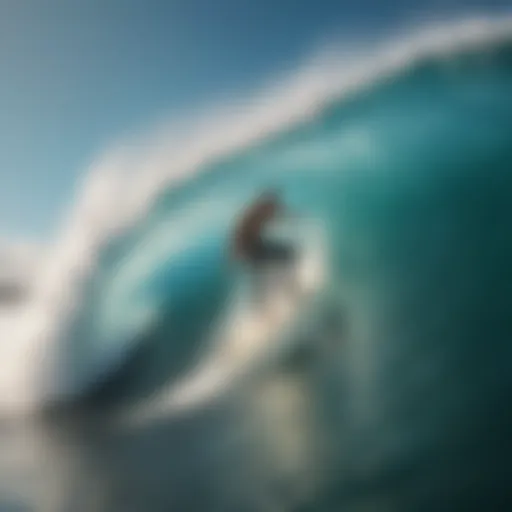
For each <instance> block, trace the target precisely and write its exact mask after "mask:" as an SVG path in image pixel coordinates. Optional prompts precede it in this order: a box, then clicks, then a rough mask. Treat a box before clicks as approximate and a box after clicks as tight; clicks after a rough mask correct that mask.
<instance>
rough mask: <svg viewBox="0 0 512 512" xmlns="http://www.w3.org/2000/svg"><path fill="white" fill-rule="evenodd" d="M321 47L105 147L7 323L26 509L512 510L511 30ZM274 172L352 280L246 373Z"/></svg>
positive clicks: (436, 29) (458, 28)
mask: <svg viewBox="0 0 512 512" xmlns="http://www.w3.org/2000/svg"><path fill="white" fill-rule="evenodd" d="M320 61H321V62H320V63H318V62H316V61H315V62H314V63H313V65H312V66H309V67H307V68H306V69H305V71H304V72H302V73H298V74H297V76H296V77H295V78H293V79H292V80H288V81H286V80H285V81H284V82H282V83H280V84H279V86H278V87H275V88H273V89H272V88H271V89H270V90H269V91H267V93H266V94H263V95H260V96H257V97H256V98H255V99H253V100H252V101H251V102H242V101H240V102H238V103H235V104H234V106H232V107H231V109H230V110H229V111H228V114H229V115H227V116H225V118H223V117H221V116H220V114H219V115H217V114H218V113H216V114H215V112H214V113H209V114H208V116H205V117H204V119H206V120H204V119H203V121H202V122H200V123H199V124H197V125H194V126H193V127H192V129H191V130H190V131H187V130H188V127H186V128H187V129H183V130H182V131H180V130H181V129H178V128H175V129H171V130H170V131H168V130H163V131H162V132H159V133H158V134H157V136H154V138H150V140H149V142H147V141H142V142H140V143H138V144H131V145H130V146H129V148H125V147H121V148H120V150H119V151H118V152H115V153H113V154H112V155H108V156H107V158H105V159H104V160H100V163H99V165H98V167H97V168H96V169H95V171H94V173H93V175H92V178H90V181H89V182H88V183H87V184H86V185H85V186H84V190H85V192H84V193H83V196H82V198H81V199H79V200H78V201H77V206H76V210H75V211H74V212H72V213H71V214H70V217H69V219H66V223H65V226H64V227H63V235H62V238H61V239H60V240H59V241H58V242H57V244H56V246H55V247H54V248H53V251H49V255H47V256H46V259H45V261H44V262H43V263H42V264H41V268H40V271H39V273H40V277H39V278H38V279H35V278H33V280H34V281H35V284H34V285H33V294H32V295H31V296H30V298H29V299H27V300H26V302H24V303H22V304H21V305H18V306H16V307H15V308H13V307H9V308H6V311H5V313H4V315H3V317H2V318H1V320H2V324H0V327H1V328H2V331H1V332H0V334H1V336H2V351H3V352H1V354H2V357H3V362H4V366H8V369H7V370H6V371H5V372H4V375H2V378H1V379H0V407H1V410H0V418H1V421H0V510H1V511H4V510H5V511H25V510H26V511H29V510H30V511H32V510H34V511H68V510H69V511H76V512H79V511H123V512H130V511H142V510H147V511H168V510H183V511H185V510H187V511H188V510H190V511H193V510H198V511H205V510H208V511H210V510H211V511H217V510H218V511H226V512H228V511H242V512H243V511H248V512H249V511H267V510H268V511H274V510H276V511H277V510H283V511H288V510H290V511H299V510H304V511H306V510H307V511H310V510H311V511H313V510H315V511H316V510H318V511H332V510H350V511H352V510H353V511H361V510H370V511H374V510H378V511H379V512H380V511H387V510H390V511H411V510H415V511H417V510H425V511H431V510H507V509H509V508H510V498H509V488H510V476H509V474H510V471H509V468H508V466H509V461H510V460H511V455H512V446H511V442H510V439H511V435H510V432H511V428H512V414H511V413H510V407H509V401H510V396H511V393H512V371H511V368H512V301H511V299H510V296H511V293H512V265H511V261H512V231H511V230H510V227H509V224H510V220H511V218H512V130H511V127H512V124H511V119H512V25H511V23H510V20H508V19H506V18H503V19H501V20H473V21H471V22H463V23H458V24H457V23H456V24H453V25H446V26H443V27H441V26H436V25H434V26H431V27H429V28H428V29H426V30H421V31H418V33H417V34H415V35H414V36H407V37H405V36H404V37H403V38H399V39H396V40H393V41H388V42H383V43H382V44H381V45H380V46H379V47H375V48H372V49H370V50H365V51H364V52H363V51H361V54H360V55H359V54H358V55H357V58H356V56H354V55H352V57H351V59H350V62H349V61H348V60H347V59H346V58H340V57H339V54H337V53H336V52H332V51H331V52H330V53H329V54H328V56H327V57H325V56H323V58H322V59H320ZM214 114H215V115H214ZM180 126H181V125H180ZM169 133H170V134H169ZM155 141H156V142H155ZM169 169H170V170H169ZM269 186H270V187H276V188H278V189H279V190H280V191H281V192H282V195H283V198H284V200H285V201H286V203H287V204H288V205H289V207H290V209H291V210H292V211H294V212H298V213H299V214H300V215H303V216H305V217H307V218H309V219H313V220H314V221H315V222H316V223H317V224H319V225H320V226H322V229H323V232H324V234H325V246H324V247H323V249H324V250H325V251H326V254H327V256H328V258H327V262H326V263H325V268H324V271H325V272H326V274H327V276H328V278H327V280H326V284H325V286H323V287H322V289H321V290H320V292H319V295H320V297H321V299H322V300H321V302H320V306H319V307H317V308H316V310H315V314H314V315H312V316H313V319H312V320H311V322H310V323H309V324H308V326H309V328H308V329H305V328H304V329H303V328H301V329H297V330H296V331H295V334H296V336H301V337H302V338H303V339H302V340H301V343H300V344H298V343H297V344H293V343H292V344H291V345H290V346H289V347H287V348H285V349H284V350H283V352H282V354H279V355H278V356H276V357H274V358H271V359H268V360H265V361H264V362H261V361H260V363H261V364H258V365H257V366H253V367H252V371H245V369H243V370H242V371H240V365H241V363H240V359H239V356H237V355H233V354H232V353H230V346H228V345H226V344H225V339H224V338H223V337H222V336H220V337H219V335H218V333H219V332H223V331H219V330H218V329H219V325H221V324H222V320H223V319H226V318H233V317H236V315H237V313H236V311H238V310H237V309H236V307H237V300H238V299H236V297H235V295H234V291H235V290H237V287H238V285H239V283H240V282H241V280H243V278H244V276H243V272H241V271H240V270H239V269H234V268H233V267H232V265H230V264H229V262H228V260H227V258H226V250H225V247H226V242H227V240H228V237H229V234H230V230H231V229H232V225H233V219H234V218H235V217H236V215H237V213H238V212H239V211H240V209H241V208H243V207H244V205H246V204H247V202H248V201H250V200H251V198H253V197H254V196H255V195H256V194H258V192H259V191H261V190H262V189H264V188H266V187H269ZM120 187H123V188H122V189H121V190H122V191H120ZM323 244H324V242H322V245H323ZM298 316H301V317H302V316H304V315H303V314H302V313H301V314H300V315H298ZM237 333H239V335H240V336H242V335H243V333H242V330H240V331H236V330H235V331H233V330H232V331H231V332H230V334H229V336H230V339H231V340H234V341H236V339H237ZM281 334H282V333H280V332H272V337H271V340H272V341H269V340H270V337H268V338H269V339H266V338H264V337H263V338H261V339H260V340H259V342H260V344H262V346H263V347H265V350H263V352H267V351H268V352H270V351H271V350H273V347H275V346H279V345H280V344H281V340H280V336H281ZM223 350H225V352H222V351H223ZM214 356H215V357H216V359H215V358H214V359H213V360H214V361H217V362H216V363H215V364H216V367H217V370H219V368H220V369H221V370H219V371H218V372H217V373H216V374H215V375H216V377H215V378H213V377H211V376H209V375H206V374H205V371H206V370H202V369H203V368H206V367H205V366H203V362H204V361H208V360H210V359H211V358H212V357H214ZM201 372H203V373H201ZM197 375H199V376H201V375H202V377H203V386H201V387H200V390H199V391H197V392H196V395H194V396H195V398H194V400H192V399H190V400H189V399H188V398H187V397H189V396H190V395H189V394H187V393H184V392H183V389H187V388H186V385H185V387H183V382H185V383H186V382H187V379H189V378H190V379H191V381H193V382H196V381H197V380H194V376H197ZM180 393H181V394H180ZM198 397H199V398H198Z"/></svg>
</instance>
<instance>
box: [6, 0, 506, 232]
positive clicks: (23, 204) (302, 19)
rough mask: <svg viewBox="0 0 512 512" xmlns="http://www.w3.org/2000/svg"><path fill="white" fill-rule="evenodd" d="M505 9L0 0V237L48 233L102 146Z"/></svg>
mask: <svg viewBox="0 0 512 512" xmlns="http://www.w3.org/2000/svg"><path fill="white" fill-rule="evenodd" d="M507 3H509V0H473V1H471V0H466V1H462V0H433V1H430V2H428V3H423V6H422V7H421V11H419V7H418V6H417V4H418V2H416V1H415V0H410V1H408V2H405V1H404V0H395V1H393V2H386V1H385V0H358V1H357V2H352V1H351V2H345V1H343V0H259V1H249V0H169V1H167V2H164V1H161V2H156V1H153V0H146V1H142V0H137V1H135V0H87V1H86V0H68V1H65V0H61V1H56V0H55V1H54V0H0V76H1V80H0V237H2V236H13V235H17V234H21V235H23V236H27V237H35V238H37V239H44V238H45V237H47V236H49V235H51V234H52V233H53V232H54V229H55V228H56V226H57V223H58V222H59V219H60V218H61V217H62V216H63V215H64V214H65V210H66V208H68V207H69V204H70V200H71V194H72V193H73V192H74V188H75V187H76V186H77V178H79V176H80V175H81V173H83V172H84V171H85V170H86V169H87V167H88V165H89V164H90V162H91V160H92V159H93V158H94V157H95V156H97V155H98V154H99V153H101V152H102V151H103V150H104V149H106V148H107V147H108V146H109V144H110V143H112V142H113V141H116V140H118V139H119V137H121V136H122V135H123V134H124V133H129V132H131V131H133V130H135V131H136V130H138V129H139V128H141V127H144V126H147V125H150V124H151V122H153V121H157V120H161V118H162V116H167V117H169V118H172V116H173V113H176V112H178V111H180V110H183V109H186V108H187V107H189V106H194V105H197V104H202V103H208V101H210V100H211V101H213V100H214V98H215V97H219V95H221V94H225V93H226V92H229V91H241V90H244V88H248V87H250V86H252V85H253V84H254V83H255V82H258V81H260V80H263V79H267V78H269V77H271V76H272V75H273V74H274V73H275V72H276V71H279V70H281V69H282V68H283V67H285V66H288V67H293V66H294V64H296V63H297V62H299V61H300V59H301V58H302V57H304V56H307V55H308V52H309V51H310V50H311V49H312V48H314V47H315V46H316V45H318V44H319V43H320V42H321V41H322V40H325V39H327V38H329V37H332V36H335V35H336V34H340V33H341V34H343V35H344V36H346V37H351V36H353V37H356V38H362V37H363V38H364V37H365V35H370V34H375V33H376V32H381V31H386V30H389V29H390V28H391V27H393V26H395V25H403V24H406V23H407V20H408V19H414V20H417V19H418V17H421V14H420V13H421V12H424V13H435V14H437V15H440V14H441V15H443V13H445V14H446V15H454V14H457V13H459V12H463V13H464V12H468V11H469V12H488V11H489V10H490V9H491V8H492V9H494V8H500V7H505V6H506V4H507ZM415 5H416V6H415ZM479 6H481V7H480V8H479Z"/></svg>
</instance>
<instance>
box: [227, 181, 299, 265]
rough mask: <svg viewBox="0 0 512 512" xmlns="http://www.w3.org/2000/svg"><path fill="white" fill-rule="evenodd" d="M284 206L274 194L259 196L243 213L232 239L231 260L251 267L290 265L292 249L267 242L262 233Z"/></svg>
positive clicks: (281, 214) (272, 241)
mask: <svg viewBox="0 0 512 512" xmlns="http://www.w3.org/2000/svg"><path fill="white" fill-rule="evenodd" d="M285 211H286V209H285V207H284V205H283V203H282V201H281V199H280V197H279V194H278V193H277V192H275V191H272V190H269V191H266V192H264V193H263V194H261V195H260V197H258V198H257V199H256V200H255V201H254V202H253V203H252V204H251V205H250V206H249V207H248V208H247V209H246V210H245V211H244V212H243V214H242V216H241V217H240V219H239V220H238V223H237V225H236V226H235V229H234V233H233V237H232V257H233V258H234V259H235V260H236V261H239V262H242V263H245V264H247V265H249V266H250V267H253V268H256V269H257V268H260V267H262V266H265V265H267V264H272V263H282V264H286V263H290V262H291V261H292V260H293V258H294V256H295V251H294V248H293V247H292V246H291V245H289V244H285V243H282V242H277V241H275V240H266V239H265V237H264V236H263V234H264V230H265V228H266V227H267V225H268V224H269V223H271V222H272V221H273V220H275V219H277V218H278V217H281V216H283V215H284V214H285Z"/></svg>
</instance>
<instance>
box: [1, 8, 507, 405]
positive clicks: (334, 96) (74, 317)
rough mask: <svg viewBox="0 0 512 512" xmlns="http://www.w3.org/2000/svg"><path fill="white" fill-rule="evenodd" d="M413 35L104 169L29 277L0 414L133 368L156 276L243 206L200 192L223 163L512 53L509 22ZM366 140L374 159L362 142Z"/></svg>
mask: <svg viewBox="0 0 512 512" xmlns="http://www.w3.org/2000/svg"><path fill="white" fill-rule="evenodd" d="M411 32H412V35H411V33H409V34H406V35H402V36H401V37H399V38H398V39H395V40H393V41H391V42H383V43H381V44H379V45H376V44H375V45H373V46H372V48H371V49H368V47H367V46H365V45H362V44H355V43H353V42H352V43H350V44H347V43H344V44H343V45H342V46H341V47H343V48H345V52H343V53H342V52H340V44H339V43H337V44H332V45H329V46H328V48H327V49H323V50H322V51H321V52H319V53H317V54H316V55H314V57H313V58H312V59H310V61H308V62H307V63H306V65H305V66H303V67H302V68H300V69H299V70H298V71H296V72H295V73H292V74H291V76H288V77H283V78H281V79H280V80H277V81H275V80H274V81H273V83H274V84H275V85H270V86H266V87H263V89H262V90H263V92H260V93H257V94H252V95H248V96H247V97H248V98H249V99H247V100H241V99H235V100H231V101H230V102H229V103H228V104H227V105H224V106H222V107H220V108H217V109H213V110H208V111H204V110H203V111H201V112H200V113H196V114H195V115H191V116H189V117H188V118H187V119H184V120H181V121H175V122H174V123H172V124H171V126H169V125H166V126H164V127H159V128H158V129H156V130H155V131H152V132H151V133H150V134H149V135H148V136H147V137H136V138H135V142H133V141H127V143H125V144H119V145H118V146H117V147H116V149H114V150H113V151H110V152H108V153H107V155H106V156H103V157H101V158H100V159H99V163H98V164H97V165H94V166H93V168H92V170H91V171H90V173H89V174H88V176H87V179H86V182H85V183H84V184H83V187H82V188H81V191H80V195H79V197H78V198H77V200H76V202H75V204H74V206H73V209H72V211H71V214H70V215H69V217H68V218H67V219H65V223H64V226H63V229H62V234H61V236H60V238H59V239H58V240H57V241H56V243H55V244H54V245H53V246H52V247H50V248H49V249H47V250H46V255H47V257H46V258H45V259H44V260H43V264H41V266H40V268H38V270H37V275H36V276H35V277H34V278H31V279H33V283H32V285H31V294H30V296H28V297H27V299H26V300H25V301H23V304H21V305H19V306H18V307H17V308H16V310H15V311H11V312H9V313H6V314H5V315H4V317H5V319H6V320H5V322H3V323H2V325H1V328H2V331H1V332H0V338H1V339H2V344H1V346H0V350H1V351H2V353H1V355H2V359H3V361H9V364H7V363H6V366H8V368H9V370H8V371H6V372H5V373H4V374H3V375H2V377H1V379H0V403H1V407H2V409H3V411H2V412H7V411H9V412H13V411H16V410H18V411H27V410H34V409H38V408H40V407H41V406H44V405H46V404H48V403H52V402H59V401H68V400H72V399H74V398H76V397H78V396H80V395H82V394H83V393H84V392H85V391H86V390H87V389H89V388H90V386H91V385H92V384H94V383H95V382H97V381H98V379H101V378H104V377H105V376H107V375H109V374H111V373H112V372H113V371H114V370H115V369H118V368H119V367H120V366H121V365H122V364H123V363H124V362H125V361H126V358H127V357H128V355H129V354H130V353H131V352H132V351H133V350H134V349H135V348H136V347H137V346H138V345H139V344H140V342H141V340H142V339H144V338H145V337H146V335H147V333H148V332H150V331H151V329H153V328H154V325H155V323H158V321H159V318H160V316H161V315H162V314H163V312H162V311H163V309H164V306H165V305H166V300H167V299H168V293H169V291H168V290H165V292H162V293H163V295H162V294H159V293H153V292H152V293H151V294H150V293H148V286H149V285H148V282H149V281H151V280H152V279H153V281H154V274H155V269H157V268H160V269H161V268H162V266H164V267H165V268H167V267H168V265H167V263H166V262H168V261H169V260H173V261H175V262H179V261H180V258H181V257H182V255H183V254H185V253H187V251H190V250H191V249H194V250H197V249H198V248H199V249H201V251H202V254H203V256H202V257H204V254H205V253H208V247H209V245H208V244H212V243H214V244H217V245H216V247H217V246H219V245H222V237H223V236H225V231H226V225H227V224H229V222H230V218H231V217H232V215H233V214H234V213H235V212H236V211H237V209H238V208H240V207H241V205H243V204H244V202H245V200H246V199H247V197H246V195H244V194H237V193H236V190H235V191H230V187H229V185H226V183H225V181H222V183H221V185H222V187H223V189H224V192H223V194H222V195H219V194H217V195H216V196H213V195H212V196H213V197H214V199H206V196H205V195H204V194H201V193H197V190H198V189H199V188H200V187H202V186H204V185H205V183H206V185H208V186H210V187H213V188H215V187H216V186H217V187H220V186H221V185H219V184H217V182H216V179H217V178H218V177H219V175H220V174H221V171H219V168H222V173H225V172H226V171H225V168H226V166H222V165H220V164H221V163H223V162H225V161H226V159H228V160H229V159H230V158H231V159H233V158H237V156H238V157H240V156H241V155H242V156H243V155H247V154H249V153H250V151H258V150H259V149H260V148H261V147H263V146H265V144H267V145H268V144H272V143H275V141H277V140H279V137H281V136H283V135H285V134H288V133H289V132H290V131H291V130H296V129H297V128H298V127H300V126H304V125H307V124H308V123H312V122H313V121H314V120H315V119H320V118H321V116H322V115H323V113H324V112H325V111H326V109H328V108H330V107H331V106H332V105H333V103H337V104H344V105H349V104H350V100H351V98H354V97H359V96H360V95H361V94H362V93H363V92H364V91H369V90H374V89H377V88H378V87H379V85H381V84H384V83H386V81H387V80H389V79H393V78H396V77H398V76H400V75H403V74H404V73H407V72H408V71H410V70H411V69H412V68H414V67H415V66H417V65H418V64H419V63H422V62H426V61H429V60H430V61H431V60H434V61H439V62H446V63H447V65H449V60H450V57H453V56H456V55H459V54H462V53H467V52H476V53H479V52H483V51H485V49H486V48H492V47H496V46H497V45H500V44H505V43H506V44H508V43H510V39H511V34H512V19H511V18H509V17H502V18H500V19H491V18H488V19H485V18H478V19H472V20H466V21H463V22H460V23H451V24H445V25H439V24H437V25H435V26H433V27H423V28H421V29H420V28H418V27H415V29H414V30H413V31H411ZM377 46H378V49H377V50H375V48H377ZM353 136H354V137H356V138H357V137H358V135H357V133H355V134H353ZM358 140H359V143H362V144H363V147H362V149H363V151H365V149H367V148H366V147H365V146H364V143H365V141H364V137H363V138H362V139H361V137H359V138H358ZM324 142H325V140H324ZM352 142H353V141H352ZM320 152H321V150H320ZM285 156H286V154H285ZM228 167H229V166H228ZM222 176H223V179H224V178H225V174H222ZM164 206H165V207H164ZM173 208H174V210H173ZM162 210H164V214H162ZM170 211H172V215H170V213H169V212H170ZM207 235H209V238H208V237H207ZM187 254H188V253H187ZM164 263H165V265H164ZM157 274H158V273H157ZM158 275H160V276H161V275H162V274H161V273H160V274H158ZM151 286H154V282H153V284H152V285H151ZM175 286H177V285H176V284H175ZM98 297H99V298H100V300H98ZM173 343H176V344H177V345H178V344H179V343H178V342H177V341H176V340H173ZM196 349H197V347H193V348H190V350H196Z"/></svg>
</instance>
